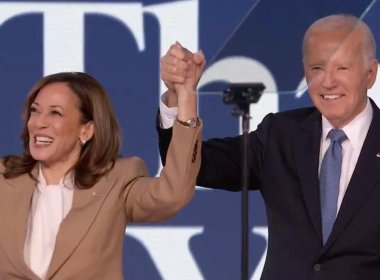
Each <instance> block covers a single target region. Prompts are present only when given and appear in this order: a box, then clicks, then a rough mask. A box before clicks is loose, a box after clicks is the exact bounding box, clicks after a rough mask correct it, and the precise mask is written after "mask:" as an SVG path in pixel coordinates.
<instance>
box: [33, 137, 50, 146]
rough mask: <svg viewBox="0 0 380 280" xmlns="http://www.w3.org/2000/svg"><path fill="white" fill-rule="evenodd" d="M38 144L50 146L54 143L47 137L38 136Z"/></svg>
mask: <svg viewBox="0 0 380 280" xmlns="http://www.w3.org/2000/svg"><path fill="white" fill-rule="evenodd" d="M36 143H37V144H50V143H53V139H51V138H50V137H46V136H36Z"/></svg>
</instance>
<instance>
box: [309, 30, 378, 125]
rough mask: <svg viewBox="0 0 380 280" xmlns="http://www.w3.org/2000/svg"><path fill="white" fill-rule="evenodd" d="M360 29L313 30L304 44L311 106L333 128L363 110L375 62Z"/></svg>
mask: <svg viewBox="0 0 380 280" xmlns="http://www.w3.org/2000/svg"><path fill="white" fill-rule="evenodd" d="M365 39H366V38H365V35H364V34H363V30H362V29H361V28H354V29H350V28H338V29H321V30H319V29H317V28H316V30H312V31H310V32H309V34H308V37H307V38H306V40H305V51H304V70H305V76H306V80H307V82H308V88H309V94H310V97H311V99H312V101H313V104H314V105H315V106H316V107H317V109H318V110H319V111H320V112H321V113H322V115H324V116H325V117H326V118H327V119H328V120H329V122H330V123H331V124H332V125H333V126H334V127H336V128H341V127H343V126H345V125H346V124H347V123H349V122H350V121H351V120H352V119H354V118H355V116H357V115H358V114H359V113H360V112H361V111H363V110H364V108H365V106H366V102H367V89H369V88H371V87H372V85H373V84H374V82H375V79H376V73H377V61H376V60H375V59H371V58H370V57H369V55H367V53H366V52H367V51H368V50H367V49H366V48H365V44H364V42H365Z"/></svg>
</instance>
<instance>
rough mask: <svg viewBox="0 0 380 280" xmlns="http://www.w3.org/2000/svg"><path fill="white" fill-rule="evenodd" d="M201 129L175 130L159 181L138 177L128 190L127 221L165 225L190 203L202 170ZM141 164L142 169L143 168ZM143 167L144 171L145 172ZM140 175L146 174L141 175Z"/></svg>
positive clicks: (184, 128) (176, 125)
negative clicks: (164, 221)
mask: <svg viewBox="0 0 380 280" xmlns="http://www.w3.org/2000/svg"><path fill="white" fill-rule="evenodd" d="M201 132H202V125H201V126H199V127H197V128H188V127H184V126H182V125H180V124H178V123H175V124H174V127H173V139H172V141H171V143H170V144H169V145H168V150H167V157H166V164H165V166H164V167H163V168H162V170H161V172H160V174H159V176H158V177H155V178H150V177H146V176H140V177H137V178H136V179H135V180H134V181H133V182H131V183H130V186H129V187H128V188H127V190H126V194H125V197H126V202H125V207H126V213H127V219H128V220H130V221H134V222H142V221H144V222H154V221H162V220H166V219H168V218H171V217H172V216H174V215H175V214H176V213H177V212H178V211H179V210H180V209H181V208H183V207H184V206H185V205H187V204H188V203H189V201H190V200H191V198H192V197H193V195H194V192H195V182H196V178H197V175H198V171H199V168H200V161H201V159H200V148H201V147H200V146H201ZM141 164H142V163H141V162H140V166H141ZM143 169H144V167H141V170H143ZM141 174H144V172H143V173H141Z"/></svg>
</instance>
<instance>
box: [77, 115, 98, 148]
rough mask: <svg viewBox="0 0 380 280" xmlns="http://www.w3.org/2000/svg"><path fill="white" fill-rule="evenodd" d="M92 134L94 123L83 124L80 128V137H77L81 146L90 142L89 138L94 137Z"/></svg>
mask: <svg viewBox="0 0 380 280" xmlns="http://www.w3.org/2000/svg"><path fill="white" fill-rule="evenodd" d="M94 133H95V127H94V122H93V121H89V122H87V123H85V124H84V125H83V127H82V131H81V136H80V137H79V139H80V141H81V142H82V145H84V144H86V143H87V141H89V140H91V138H92V137H93V136H94Z"/></svg>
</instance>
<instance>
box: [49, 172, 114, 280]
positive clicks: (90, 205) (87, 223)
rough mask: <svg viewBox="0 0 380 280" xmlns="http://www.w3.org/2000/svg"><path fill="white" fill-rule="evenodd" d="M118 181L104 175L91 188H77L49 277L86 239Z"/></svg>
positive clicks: (57, 243)
mask: <svg viewBox="0 0 380 280" xmlns="http://www.w3.org/2000/svg"><path fill="white" fill-rule="evenodd" d="M116 181H117V179H116V180H115V179H111V177H110V176H103V177H102V178H101V179H100V181H99V182H98V183H96V184H95V185H94V186H93V187H92V188H90V189H78V188H75V190H74V197H73V205H72V208H71V210H70V211H69V213H68V214H67V216H66V218H65V219H64V220H63V221H62V224H61V226H60V229H59V232H58V235H57V238H56V243H55V247H54V252H53V256H52V259H51V262H50V266H49V269H48V272H47V277H48V278H50V277H52V276H54V274H55V273H56V272H57V271H58V270H59V268H60V267H61V266H62V265H63V264H64V263H65V262H66V261H67V260H68V258H69V257H70V255H71V254H72V253H73V251H74V250H75V249H76V248H77V247H78V246H79V244H80V242H81V241H82V240H83V239H84V237H85V235H86V233H87V232H88V230H89V228H90V227H91V225H92V224H93V223H94V221H95V219H96V217H97V215H98V213H99V211H100V209H101V206H102V205H103V202H104V200H105V198H106V197H107V195H108V193H109V192H110V190H111V189H112V186H113V185H114V184H115V183H116Z"/></svg>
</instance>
